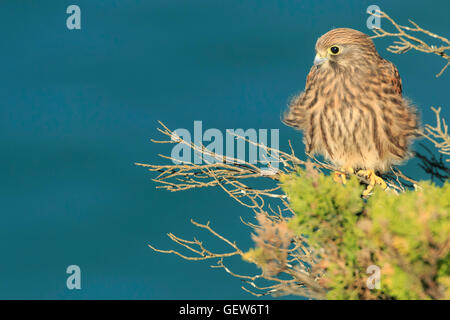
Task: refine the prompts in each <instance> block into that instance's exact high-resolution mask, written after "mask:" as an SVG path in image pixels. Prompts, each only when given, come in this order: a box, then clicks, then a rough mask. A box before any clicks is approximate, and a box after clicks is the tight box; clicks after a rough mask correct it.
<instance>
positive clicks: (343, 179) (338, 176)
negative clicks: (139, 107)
mask: <svg viewBox="0 0 450 320" xmlns="http://www.w3.org/2000/svg"><path fill="white" fill-rule="evenodd" d="M353 173H354V171H353V168H350V167H345V168H340V169H339V171H335V172H334V177H333V180H334V181H335V182H338V183H342V184H346V183H347V174H353Z"/></svg>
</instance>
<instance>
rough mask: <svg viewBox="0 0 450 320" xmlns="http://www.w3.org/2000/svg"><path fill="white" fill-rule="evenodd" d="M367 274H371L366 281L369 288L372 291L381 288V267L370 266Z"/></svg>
mask: <svg viewBox="0 0 450 320" xmlns="http://www.w3.org/2000/svg"><path fill="white" fill-rule="evenodd" d="M366 273H367V274H370V277H369V278H368V279H367V281H366V285H367V288H369V289H370V290H373V289H380V288H381V269H380V267H379V266H376V265H370V266H368V267H367V269H366Z"/></svg>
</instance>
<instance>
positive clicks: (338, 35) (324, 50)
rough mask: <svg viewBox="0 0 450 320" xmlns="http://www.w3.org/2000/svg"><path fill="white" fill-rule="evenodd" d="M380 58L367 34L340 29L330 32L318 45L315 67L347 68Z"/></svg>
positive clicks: (322, 37)
mask: <svg viewBox="0 0 450 320" xmlns="http://www.w3.org/2000/svg"><path fill="white" fill-rule="evenodd" d="M373 57H378V53H377V51H376V49H375V45H374V44H373V41H372V40H371V39H370V38H369V36H367V35H366V34H364V33H362V32H360V31H357V30H353V29H349V28H338V29H333V30H331V31H328V32H327V33H325V34H324V35H323V36H321V37H320V38H319V39H318V40H317V43H316V57H315V58H314V64H315V65H323V66H327V67H347V66H351V65H354V64H355V63H361V62H362V63H364V62H367V61H368V59H370V58H373Z"/></svg>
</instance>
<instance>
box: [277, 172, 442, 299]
mask: <svg viewBox="0 0 450 320" xmlns="http://www.w3.org/2000/svg"><path fill="white" fill-rule="evenodd" d="M420 185H421V186H422V188H421V189H420V190H418V191H406V192H404V193H401V194H394V193H393V192H389V191H386V192H385V191H383V190H381V189H375V192H374V194H373V195H372V196H371V197H370V198H369V199H368V200H364V199H362V198H361V193H362V190H363V188H364V187H363V186H361V185H360V184H359V182H358V180H357V179H356V178H355V177H352V178H351V179H350V180H348V181H347V183H346V184H345V185H342V184H339V183H336V182H335V181H334V180H333V179H332V178H331V177H329V176H326V175H324V174H322V173H318V172H315V171H312V170H308V171H299V172H298V173H297V174H291V175H288V176H284V177H282V188H283V190H284V192H285V193H286V194H287V195H288V199H289V202H290V205H291V208H292V209H293V210H294V211H295V213H296V215H295V216H294V217H293V218H292V219H290V222H289V227H290V229H291V230H292V231H293V232H294V233H295V234H298V235H300V234H301V235H305V236H307V237H308V240H309V245H311V246H313V247H315V248H316V249H319V248H320V250H321V251H318V252H321V253H320V255H321V259H322V261H323V262H322V263H321V265H322V266H323V268H324V274H325V276H324V278H323V279H321V283H322V284H323V285H324V286H325V287H326V288H327V292H328V294H327V297H328V298H330V299H449V298H450V294H449V293H450V289H449V288H450V286H449V284H450V267H449V260H450V254H449V235H450V184H449V183H448V182H447V183H445V184H444V185H443V186H442V187H438V186H436V185H434V184H432V183H429V182H421V183H420ZM370 265H376V266H378V267H379V268H380V270H381V282H380V284H381V288H380V289H372V290H369V289H368V287H367V284H366V282H367V279H368V277H369V276H370V275H368V274H367V273H366V270H367V267H368V266H370Z"/></svg>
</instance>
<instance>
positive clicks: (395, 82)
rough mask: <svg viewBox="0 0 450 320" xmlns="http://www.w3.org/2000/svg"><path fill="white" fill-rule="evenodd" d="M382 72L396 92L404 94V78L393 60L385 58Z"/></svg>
mask: <svg viewBox="0 0 450 320" xmlns="http://www.w3.org/2000/svg"><path fill="white" fill-rule="evenodd" d="M381 74H382V76H383V78H384V80H385V81H387V82H388V83H390V84H391V85H392V88H393V90H394V92H395V93H397V94H399V95H402V80H401V78H400V74H399V73H398V70H397V68H396V66H395V65H394V64H393V63H392V62H390V61H388V60H385V59H383V61H382V66H381Z"/></svg>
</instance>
